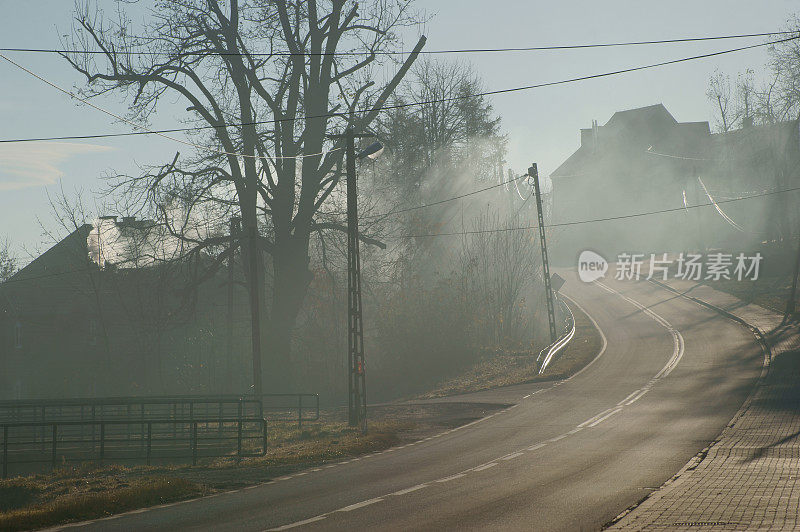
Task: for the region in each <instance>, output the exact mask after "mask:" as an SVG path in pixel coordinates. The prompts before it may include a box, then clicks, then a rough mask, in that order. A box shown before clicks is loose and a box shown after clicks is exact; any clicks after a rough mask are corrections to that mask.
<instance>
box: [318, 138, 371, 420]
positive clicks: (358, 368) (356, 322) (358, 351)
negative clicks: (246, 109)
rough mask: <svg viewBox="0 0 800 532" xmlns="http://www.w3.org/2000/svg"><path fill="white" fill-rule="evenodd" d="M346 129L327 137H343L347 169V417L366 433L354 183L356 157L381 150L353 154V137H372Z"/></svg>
mask: <svg viewBox="0 0 800 532" xmlns="http://www.w3.org/2000/svg"><path fill="white" fill-rule="evenodd" d="M374 136H375V135H373V134H369V133H365V134H361V133H359V134H357V133H356V132H355V131H353V130H352V129H347V130H346V131H345V133H344V134H343V135H329V137H330V138H342V137H344V139H345V165H346V173H347V421H348V423H349V425H350V426H351V427H360V428H361V432H362V433H364V434H366V433H367V387H366V386H367V385H366V378H365V367H364V313H363V307H362V304H361V252H360V248H359V232H358V187H357V185H356V159H363V158H364V157H370V158H374V157H377V156H378V155H380V153H381V152H382V151H383V146H382V145H381V144H380V143H379V142H375V143H374V144H371V145H370V146H367V148H365V149H364V150H363V151H362V152H361V153H359V154H358V155H356V139H363V138H369V137H374Z"/></svg>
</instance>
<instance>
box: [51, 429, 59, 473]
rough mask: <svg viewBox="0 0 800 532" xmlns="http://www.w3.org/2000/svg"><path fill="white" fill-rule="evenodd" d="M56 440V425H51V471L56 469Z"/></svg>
mask: <svg viewBox="0 0 800 532" xmlns="http://www.w3.org/2000/svg"><path fill="white" fill-rule="evenodd" d="M57 438H58V424H56V423H53V453H52V457H51V464H52V467H53V469H55V468H56V440H57Z"/></svg>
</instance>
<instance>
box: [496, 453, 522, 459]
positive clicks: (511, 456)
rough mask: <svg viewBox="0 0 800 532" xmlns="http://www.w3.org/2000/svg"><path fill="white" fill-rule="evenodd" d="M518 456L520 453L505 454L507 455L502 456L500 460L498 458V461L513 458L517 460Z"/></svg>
mask: <svg viewBox="0 0 800 532" xmlns="http://www.w3.org/2000/svg"><path fill="white" fill-rule="evenodd" d="M518 456H522V453H511V454H507V455H505V456H503V457H502V458H500V460H513V459H514V458H517V457H518Z"/></svg>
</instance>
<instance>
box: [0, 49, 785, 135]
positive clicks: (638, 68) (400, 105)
mask: <svg viewBox="0 0 800 532" xmlns="http://www.w3.org/2000/svg"><path fill="white" fill-rule="evenodd" d="M798 38H800V35H795V36H793V37H788V38H786V39H780V40H777V41H767V42H763V43H758V44H752V45H749V46H741V47H738V48H730V49H727V50H720V51H718V52H710V53H707V54H700V55H694V56H690V57H683V58H680V59H673V60H670V61H661V62H658V63H650V64H647V65H640V66H636V67H630V68H624V69H620V70H613V71H610V72H602V73H599V74H590V75H586V76H579V77H574V78H567V79H562V80H558V81H549V82H545V83H536V84H533V85H524V86H520V87H512V88H508V89H498V90H493V91H486V92H478V93H473V94H465V95H459V96H452V97H449V98H440V99H432V100H425V101H419V102H408V103H395V104H391V105H384V106H381V107H371V108H366V109H362V110H360V111H355V112H358V113H369V112H372V111H390V110H395V109H403V108H407V107H415V106H421V105H432V104H435V103H446V102H453V101H459V100H465V99H470V98H478V97H483V96H494V95H498V94H507V93H511V92H520V91H527V90H532V89H540V88H544V87H553V86H557V85H566V84H569V83H577V82H580V81H588V80H592V79H599V78H605V77H610V76H617V75H621V74H628V73H631V72H637V71H641V70H648V69H653V68H658V67H662V66H668V65H674V64H678V63H684V62H688V61H696V60H699V59H707V58H709V57H716V56H720V55H725V54H731V53H735V52H741V51H744V50H752V49H754V48H760V47H763V46H770V45H774V44H779V43H783V42H788V41H793V40H796V39H798ZM0 57H2V58H3V59H5V60H7V61H9V62H12V61H11V60H10V59H8V58H7V57H5V56H3V55H2V54H0ZM12 63H13V62H12ZM13 64H14V65H16V66H18V67H20V68H22V67H21V66H20V65H17V64H16V63H13ZM25 70H27V69H25ZM32 75H34V76H36V77H37V78H38V79H40V80H42V81H44V82H45V83H47V84H49V85H52V86H55V84H53V83H51V82H49V81H47V80H45V79H44V78H43V77H41V76H39V75H36V74H32ZM59 90H61V91H62V92H66V93H67V94H69V95H70V96H73V95H72V94H71V93H69V92H68V91H65V90H64V89H61V88H59ZM73 97H74V96H73ZM88 105H92V106H93V104H88ZM334 117H343V118H347V117H348V114H347V113H326V114H319V115H309V116H304V117H302V118H301V119H302V120H311V119H315V118H334ZM123 120H124V119H123ZM295 120H298V119H297V118H273V119H271V120H256V121H252V122H242V123H236V124H222V125H218V126H214V125H205V126H191V127H185V128H172V129H163V130H144V131H143V130H142V128H141V126H138V125H135V127H136V128H137V129H139V131H131V132H125V133H101V134H94V135H69V136H59V137H37V138H19V139H0V143H12V142H38V141H57V140H86V139H99V138H111V137H127V136H135V135H161V136H165V135H166V134H169V133H178V132H185V131H200V130H205V129H219V128H227V127H243V126H253V125H263V124H277V123H282V122H290V121H295ZM168 138H170V139H172V138H171V137H168ZM172 140H175V139H172ZM177 142H182V141H177ZM184 143H186V142H184Z"/></svg>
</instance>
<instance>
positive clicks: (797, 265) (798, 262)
mask: <svg viewBox="0 0 800 532" xmlns="http://www.w3.org/2000/svg"><path fill="white" fill-rule="evenodd" d="M795 130H796V131H797V132H798V137H800V116H799V117H798V118H797V124H796V126H795ZM798 274H800V231H798V233H797V257H796V258H795V261H794V273H793V275H792V292H791V293H790V294H789V300H788V301H787V302H786V312H785V313H784V315H783V321H784V322H786V321H788V320H790V319H791V317H792V314H794V311H795V307H796V305H797V303H796V300H797V276H798Z"/></svg>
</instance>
